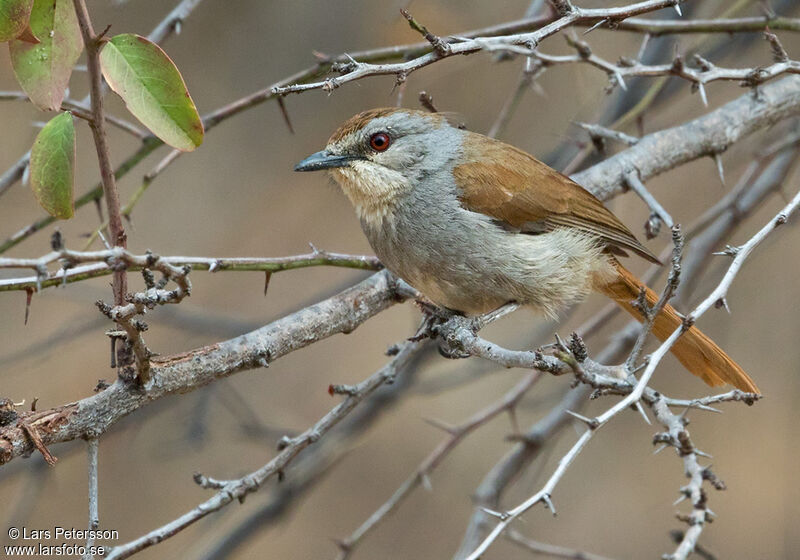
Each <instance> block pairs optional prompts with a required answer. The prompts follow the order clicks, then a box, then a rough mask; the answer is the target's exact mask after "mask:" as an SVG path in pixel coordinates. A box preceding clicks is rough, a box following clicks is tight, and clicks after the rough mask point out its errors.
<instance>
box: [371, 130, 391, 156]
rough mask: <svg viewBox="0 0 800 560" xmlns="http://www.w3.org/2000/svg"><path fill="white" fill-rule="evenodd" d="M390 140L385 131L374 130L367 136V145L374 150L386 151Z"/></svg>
mask: <svg viewBox="0 0 800 560" xmlns="http://www.w3.org/2000/svg"><path fill="white" fill-rule="evenodd" d="M390 143H391V140H390V138H389V135H388V134H386V133H385V132H376V133H375V134H373V135H372V136H370V137H369V146H370V148H372V149H373V150H375V151H376V152H383V151H386V148H388V147H389V144H390Z"/></svg>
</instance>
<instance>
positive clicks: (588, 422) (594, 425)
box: [565, 410, 598, 430]
mask: <svg viewBox="0 0 800 560" xmlns="http://www.w3.org/2000/svg"><path fill="white" fill-rule="evenodd" d="M565 412H566V413H567V414H569V415H570V416H574V417H575V418H577V419H578V420H580V421H581V422H583V423H584V424H586V425H587V426H588V427H589V429H590V430H594V429H595V428H597V425H598V424H597V418H587V417H586V416H583V415H582V414H578V413H577V412H573V411H571V410H567V411H565Z"/></svg>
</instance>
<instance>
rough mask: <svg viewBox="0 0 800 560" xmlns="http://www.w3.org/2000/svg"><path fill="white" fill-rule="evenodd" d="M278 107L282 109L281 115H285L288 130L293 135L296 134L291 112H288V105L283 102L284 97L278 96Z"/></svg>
mask: <svg viewBox="0 0 800 560" xmlns="http://www.w3.org/2000/svg"><path fill="white" fill-rule="evenodd" d="M278 107H280V109H281V114H282V115H283V121H284V122H285V123H286V128H288V129H289V132H290V133H291V134H294V127H293V126H292V121H291V119H290V118H289V112H288V111H287V110H286V104H285V103H284V102H283V96H282V95H279V96H278Z"/></svg>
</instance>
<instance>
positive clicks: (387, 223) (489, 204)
mask: <svg viewBox="0 0 800 560" xmlns="http://www.w3.org/2000/svg"><path fill="white" fill-rule="evenodd" d="M320 169H329V170H331V171H332V174H333V178H334V179H335V180H336V182H337V183H338V184H339V186H340V187H341V188H342V190H343V191H344V193H345V194H346V195H347V197H348V198H349V199H350V201H351V202H352V203H353V206H354V207H355V209H356V212H357V213H358V217H359V218H360V220H361V225H362V229H363V230H364V233H365V234H366V236H367V238H368V239H369V242H370V244H371V245H372V248H373V249H374V250H375V253H376V254H377V256H378V258H380V260H381V262H383V264H384V265H386V267H387V268H388V269H389V270H391V271H392V272H394V273H395V274H397V275H398V276H400V277H401V278H403V279H404V280H405V281H407V282H408V283H409V284H411V285H412V286H414V287H415V288H416V289H418V290H419V291H420V292H422V293H423V294H424V295H425V296H427V297H428V298H429V299H430V300H432V301H434V302H435V303H437V304H439V305H442V306H445V307H448V308H450V309H454V310H457V311H461V312H464V313H483V312H486V311H491V310H493V309H496V308H498V307H500V306H501V305H504V304H506V303H508V302H511V301H516V302H518V303H521V304H524V305H528V306H531V307H533V308H535V309H537V310H539V311H541V312H543V313H544V314H546V315H548V316H551V317H552V316H555V315H556V313H557V312H558V311H559V310H560V309H563V308H564V307H565V306H568V305H570V304H573V303H575V302H577V301H580V300H581V299H583V298H584V297H585V296H586V295H587V294H588V293H589V292H591V291H592V290H594V291H598V292H600V293H603V294H605V295H607V296H609V297H610V298H611V299H613V300H614V301H615V302H616V303H617V304H618V305H620V306H621V307H622V308H623V309H625V311H627V312H628V313H630V314H631V315H633V316H634V317H636V318H637V319H638V320H640V321H641V320H642V316H641V312H640V311H639V310H638V309H637V308H636V307H635V306H634V305H633V304H632V302H633V301H634V300H636V298H637V297H638V295H639V292H640V290H641V289H642V288H645V286H644V285H643V284H642V282H641V281H640V280H639V279H637V278H636V277H635V276H634V275H633V274H632V273H631V272H629V271H628V270H627V269H626V268H625V267H624V266H622V264H620V262H619V261H618V260H617V257H618V256H627V252H633V253H635V254H637V255H639V256H641V257H643V258H645V259H647V260H649V261H651V262H655V263H657V262H658V259H657V258H656V257H655V255H653V253H651V252H650V251H649V250H648V249H647V248H646V247H645V246H644V245H642V244H641V243H639V241H638V240H637V239H636V238H635V237H634V235H633V234H632V233H631V231H630V230H629V229H628V228H627V227H625V225H624V224H623V223H622V222H620V221H619V220H618V219H617V218H616V216H614V215H613V214H612V213H611V212H610V211H609V210H608V209H607V208H606V207H605V206H603V203H602V202H600V201H599V200H598V199H597V198H596V197H594V196H593V195H592V194H591V193H589V192H588V191H586V190H585V189H583V188H582V187H581V186H580V185H578V184H577V183H575V182H574V181H572V180H571V179H569V178H568V177H565V176H564V175H562V174H561V173H558V172H557V171H555V170H553V169H551V168H550V167H548V166H547V165H545V164H544V163H542V162H540V161H538V160H537V159H535V158H534V157H533V156H530V155H528V154H527V153H525V152H523V151H522V150H518V149H517V148H515V147H513V146H510V145H508V144H504V143H503V142H499V141H497V140H494V139H492V138H488V137H486V136H483V135H481V134H476V133H474V132H469V131H466V130H462V129H460V128H458V127H456V126H453V125H451V124H450V123H449V122H448V120H447V117H446V115H443V114H441V113H423V112H421V111H414V110H410V109H400V108H385V109H372V110H370V111H366V112H363V113H360V114H358V115H356V116H354V117H352V118H351V119H349V120H348V121H346V122H345V123H344V124H343V125H342V126H340V127H339V129H338V130H337V131H336V132H334V133H333V136H331V138H330V140H328V145H327V146H326V147H325V149H324V150H322V151H320V152H317V153H315V154H312V155H311V156H309V157H308V158H306V159H304V160H303V161H301V162H300V163H298V164H297V166H295V170H296V171H315V170H320ZM646 294H647V301H648V303H649V304H650V305H653V304H654V303H655V302H656V301H657V299H658V297H657V296H656V294H655V293H654V292H653V291H652V290H650V289H647V290H646ZM681 323H682V318H681V316H680V315H678V313H677V312H676V311H675V309H674V308H673V307H672V306H670V305H667V306H665V308H664V309H663V311H662V312H661V313H660V314H659V315H658V317H657V318H656V320H655V324H654V327H653V333H654V334H655V335H656V337H658V338H659V339H660V340H662V341H663V340H664V339H665V338H667V337H668V336H669V335H670V334H671V333H672V332H673V331H674V330H675V329H676V328H677V327H678V326H680V325H681ZM672 353H673V354H674V355H675V356H676V357H677V358H678V360H680V362H681V363H682V364H683V365H684V366H685V367H686V369H688V370H689V371H690V372H691V373H693V374H694V375H696V376H698V377H700V378H701V379H703V381H705V382H706V383H708V384H709V385H712V386H716V385H723V384H725V383H730V384H731V385H733V386H735V387H736V388H738V389H741V390H742V391H748V392H753V393H757V392H758V388H757V387H756V385H755V383H753V380H752V379H750V377H749V376H748V375H747V374H746V373H745V372H744V370H742V368H741V367H739V365H738V364H736V362H734V361H733V360H731V358H729V357H728V355H727V354H725V352H723V351H722V349H720V348H719V346H717V345H716V344H715V343H714V342H713V341H712V340H711V339H709V338H708V337H707V336H706V335H704V334H703V333H702V332H700V330H699V329H697V328H696V327H691V328H690V329H688V330H687V331H686V332H685V333H684V334H683V336H682V337H681V338H679V339H678V341H677V342H676V343H675V345H674V346H673V347H672Z"/></svg>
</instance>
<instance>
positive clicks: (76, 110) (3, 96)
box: [0, 91, 150, 140]
mask: <svg viewBox="0 0 800 560" xmlns="http://www.w3.org/2000/svg"><path fill="white" fill-rule="evenodd" d="M0 100H15V101H30V98H29V97H28V96H27V95H26V94H25V92H22V91H0ZM61 110H62V111H70V112H72V114H74V115H75V116H76V117H80V118H81V119H84V120H86V121H93V119H94V115H92V112H91V110H89V109H87V108H86V107H85V106H84V105H83V104H82V103H81V102H80V101H76V100H74V99H64V101H62V103H61ZM106 120H107V121H108V122H109V123H110V124H112V125H114V126H116V127H117V128H119V129H120V130H123V131H125V132H127V133H128V134H130V135H131V136H133V137H135V138H138V139H139V140H144V139H145V138H147V137H148V136H150V134H149V133H147V132H145V131H144V130H142V129H141V128H139V127H138V126H136V125H135V124H133V123H131V122H129V121H126V120H124V119H120V118H119V117H115V116H113V115H106Z"/></svg>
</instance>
